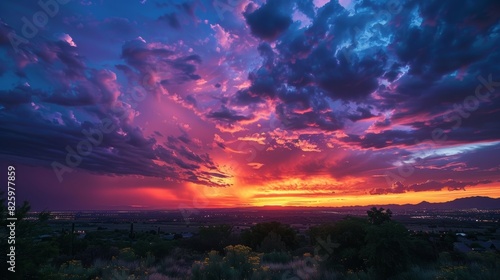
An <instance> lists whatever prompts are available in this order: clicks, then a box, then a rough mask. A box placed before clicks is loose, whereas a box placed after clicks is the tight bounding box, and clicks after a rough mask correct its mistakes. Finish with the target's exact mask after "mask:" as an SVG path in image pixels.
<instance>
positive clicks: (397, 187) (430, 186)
mask: <svg viewBox="0 0 500 280" xmlns="http://www.w3.org/2000/svg"><path fill="white" fill-rule="evenodd" d="M491 182H492V181H490V180H481V181H465V182H464V181H455V180H451V179H450V180H446V181H426V182H422V183H417V184H411V185H408V186H405V185H403V184H402V183H401V182H395V183H394V184H393V186H392V188H376V189H372V190H370V192H369V193H370V194H372V195H377V194H389V193H405V192H423V191H441V190H443V189H445V188H446V189H447V190H448V191H458V190H462V191H465V188H466V187H473V186H477V185H484V184H489V183H491Z"/></svg>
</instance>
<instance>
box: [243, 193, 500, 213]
mask: <svg viewBox="0 0 500 280" xmlns="http://www.w3.org/2000/svg"><path fill="white" fill-rule="evenodd" d="M371 207H383V208H385V209H387V208H389V209H391V210H425V209H434V210H448V209H449V210H461V209H474V208H476V209H478V210H496V209H498V210H500V198H491V197H487V196H472V197H464V198H457V199H455V200H452V201H447V202H435V203H431V202H427V201H422V202H420V203H418V204H387V205H365V206H361V205H356V206H342V207H280V206H263V207H250V208H253V209H261V210H264V209H265V210H285V209H287V208H288V209H295V210H298V209H309V210H310V209H312V208H321V209H345V210H348V209H367V208H371ZM246 209H249V208H246Z"/></svg>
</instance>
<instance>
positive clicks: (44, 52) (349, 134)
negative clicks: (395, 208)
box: [0, 0, 500, 210]
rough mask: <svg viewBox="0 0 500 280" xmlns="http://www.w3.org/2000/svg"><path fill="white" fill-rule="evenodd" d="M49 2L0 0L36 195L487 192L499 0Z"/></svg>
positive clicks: (228, 198)
mask: <svg viewBox="0 0 500 280" xmlns="http://www.w3.org/2000/svg"><path fill="white" fill-rule="evenodd" d="M66 2H68V1H67V0H57V1H56V0H42V1H41V2H40V3H48V4H47V5H40V4H38V1H14V0H8V1H1V2H0V163H1V165H0V166H1V167H0V168H2V169H3V170H4V171H5V172H4V171H0V172H1V173H2V174H3V173H5V174H6V173H7V171H6V170H7V166H8V165H14V166H15V167H16V182H17V183H16V186H17V193H16V196H17V197H16V199H17V200H18V201H21V200H28V201H30V202H31V204H32V205H33V208H34V210H42V209H49V210H65V209H68V210H70V209H71V210H74V209H178V208H211V207H240V206H262V205H282V206H344V205H369V204H387V203H398V204H403V203H418V202H421V201H422V200H426V201H430V202H437V201H448V200H452V199H455V198H459V197H467V196H476V195H481V196H490V197H500V98H499V97H500V49H499V47H500V34H499V32H500V2H499V1H493V0H492V1H454V0H436V1H426V0H420V1H411V0H410V1H403V0H380V1H375V0H371V1H356V0H352V1H349V0H341V1H337V0H332V1H331V2H328V1H326V0H267V1H265V0H252V1H251V0H241V1H235V0H177V1H165V0H154V1H152V0H142V1H140V0H128V1H104V0H73V1H69V3H66ZM5 174H4V175H5ZM1 178H2V179H1V180H3V182H2V183H1V184H2V185H4V186H5V185H6V184H5V182H7V179H6V178H5V177H4V176H2V177H1ZM3 191H5V190H3Z"/></svg>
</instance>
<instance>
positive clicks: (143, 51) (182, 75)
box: [117, 38, 202, 103]
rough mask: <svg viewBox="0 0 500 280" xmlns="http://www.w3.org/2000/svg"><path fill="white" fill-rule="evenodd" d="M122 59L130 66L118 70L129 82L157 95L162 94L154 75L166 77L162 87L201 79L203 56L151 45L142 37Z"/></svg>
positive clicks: (126, 46)
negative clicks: (200, 71)
mask: <svg viewBox="0 0 500 280" xmlns="http://www.w3.org/2000/svg"><path fill="white" fill-rule="evenodd" d="M121 56H122V58H123V59H124V60H125V61H126V62H127V64H128V66H130V67H128V66H127V65H117V67H118V69H120V70H122V71H124V73H125V74H126V75H127V76H128V77H129V82H130V81H134V80H135V81H136V82H137V83H139V84H140V85H142V86H143V87H145V89H147V90H148V91H149V92H151V93H153V94H155V95H159V94H160V93H159V92H158V90H157V88H156V89H155V87H156V85H155V84H154V83H155V81H153V80H152V77H153V75H157V76H159V77H162V80H161V81H160V84H161V85H162V86H167V85H171V84H182V83H185V82H189V81H193V80H198V79H200V76H199V75H198V74H196V71H197V66H198V64H200V63H201V62H202V60H201V57H200V56H199V55H196V54H190V55H179V54H178V53H177V52H176V51H175V50H174V49H173V48H172V47H167V46H158V45H150V44H147V43H146V42H145V41H143V40H142V39H140V38H139V39H135V40H132V41H129V42H126V43H125V44H124V45H123V48H122V55H121ZM133 70H135V71H133ZM136 71H137V72H139V73H138V74H137V73H136ZM191 101H192V100H191ZM191 103H192V102H191Z"/></svg>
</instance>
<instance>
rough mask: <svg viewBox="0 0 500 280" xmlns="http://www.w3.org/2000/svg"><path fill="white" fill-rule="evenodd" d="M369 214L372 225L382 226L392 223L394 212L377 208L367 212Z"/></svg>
mask: <svg viewBox="0 0 500 280" xmlns="http://www.w3.org/2000/svg"><path fill="white" fill-rule="evenodd" d="M366 213H367V214H368V220H369V221H370V223H371V224H374V225H380V224H382V223H383V222H386V221H390V220H391V217H392V211H391V210H390V209H387V210H386V209H384V208H379V209H377V207H372V208H371V209H370V210H368V211H366Z"/></svg>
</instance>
